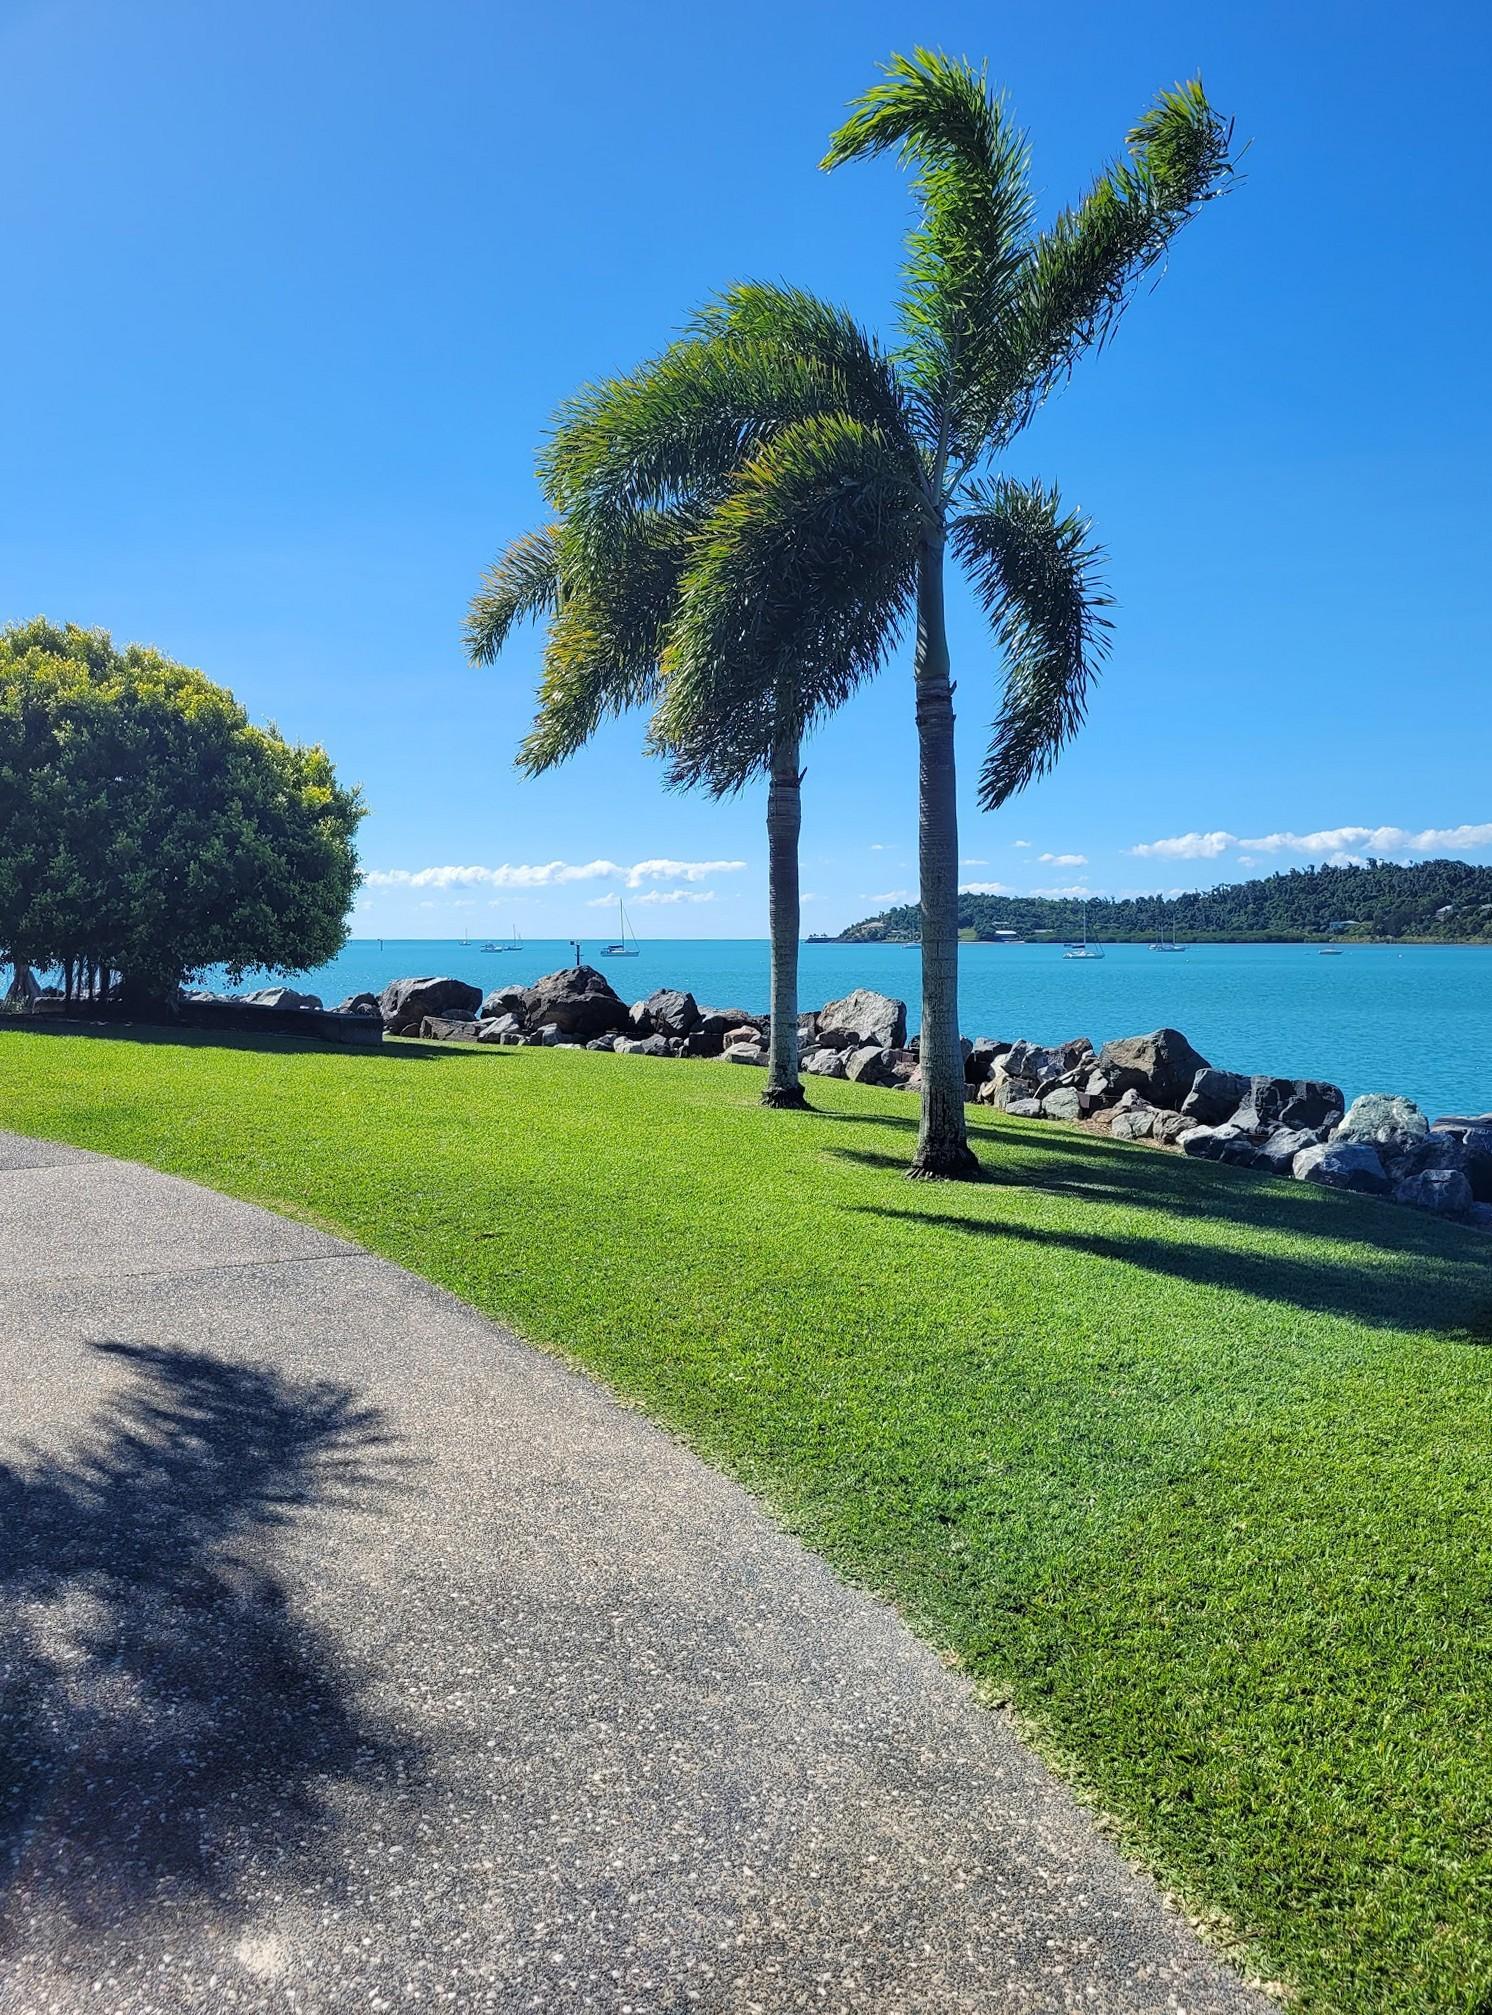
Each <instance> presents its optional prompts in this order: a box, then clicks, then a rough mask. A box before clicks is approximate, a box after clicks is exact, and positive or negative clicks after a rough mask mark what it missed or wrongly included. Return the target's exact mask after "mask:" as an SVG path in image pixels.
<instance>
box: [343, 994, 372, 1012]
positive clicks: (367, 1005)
mask: <svg viewBox="0 0 1492 2015" xmlns="http://www.w3.org/2000/svg"><path fill="white" fill-rule="evenodd" d="M335 1011H336V1013H337V1014H377V1013H378V1012H379V1008H378V996H377V994H349V995H348V996H347V998H346V1000H340V1001H338V1002H337V1006H336V1010H335Z"/></svg>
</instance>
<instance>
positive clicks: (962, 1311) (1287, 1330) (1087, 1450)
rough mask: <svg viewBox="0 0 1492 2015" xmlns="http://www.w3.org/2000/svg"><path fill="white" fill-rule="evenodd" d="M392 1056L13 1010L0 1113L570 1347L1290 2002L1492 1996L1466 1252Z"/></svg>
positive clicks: (1491, 1879) (1045, 1146)
mask: <svg viewBox="0 0 1492 2015" xmlns="http://www.w3.org/2000/svg"><path fill="white" fill-rule="evenodd" d="M417 1053H419V1052H417V1051H416V1049H415V1046H412V1045H403V1046H400V1057H399V1061H403V1060H405V1059H407V1058H409V1057H410V1056H412V1055H415V1054H417ZM423 1053H424V1054H426V1055H428V1056H429V1057H431V1058H432V1059H433V1058H434V1057H435V1056H436V1055H439V1056H440V1057H441V1061H442V1066H443V1067H441V1068H439V1069H428V1070H406V1069H403V1068H400V1067H398V1061H396V1060H395V1059H394V1057H392V1056H390V1057H387V1058H384V1057H381V1056H380V1055H377V1054H374V1055H369V1056H367V1057H357V1058H352V1057H348V1056H346V1055H342V1054H339V1053H337V1052H336V1051H334V1050H332V1051H328V1050H324V1049H322V1048H320V1047H316V1046H310V1045H307V1046H299V1045H296V1044H293V1043H291V1042H289V1041H286V1042H284V1043H283V1044H279V1045H276V1044H274V1043H270V1042H264V1043H261V1044H259V1045H257V1046H255V1047H252V1048H248V1047H235V1046H231V1045H220V1044H216V1043H211V1044H210V1043H208V1042H207V1041H205V1040H199V1039H196V1038H192V1037H176V1038H166V1037H161V1038H158V1039H153V1040H141V1039H129V1038H125V1037H110V1038H107V1039H99V1040H83V1039H77V1038H71V1039H60V1038H59V1039H41V1038H39V1037H37V1036H34V1035H29V1034H25V1033H21V1032H11V1031H5V1032H0V1124H3V1125H6V1126H10V1127H14V1128H16V1129H18V1130H20V1131H22V1132H30V1133H36V1134H45V1135H49V1136H52V1137H55V1138H58V1139H63V1140H67V1141H71V1142H75V1143H77V1144H78V1145H80V1146H84V1147H94V1148H100V1149H103V1150H104V1151H106V1152H108V1153H112V1154H118V1155H127V1156H133V1157H136V1158H139V1159H141V1160H144V1161H148V1162H151V1163H153V1164H155V1165H156V1166H157V1167H160V1168H165V1169H169V1170H172V1171H174V1172H175V1173H177V1174H181V1175H186V1176H191V1177H195V1178H197V1179H199V1180H201V1181H204V1182H208V1183H211V1184H213V1185H215V1186H216V1187H218V1188H220V1189H224V1190H227V1191H230V1192H231V1193H233V1194H235V1195H238V1196H242V1197H247V1198H250V1199H253V1200H255V1201H258V1202H262V1203H267V1204H269V1205H271V1206H274V1207H278V1208H281V1209H286V1210H290V1211H293V1212H294V1213H296V1214H297V1215H306V1214H311V1215H313V1216H314V1217H315V1219H316V1220H317V1221H318V1222H322V1223H327V1224H330V1225H332V1226H335V1227H339V1228H341V1229H343V1230H345V1231H346V1232H347V1233H348V1234H349V1235H350V1236H352V1237H353V1238H356V1239H359V1240H361V1241H362V1242H363V1243H364V1244H366V1245H368V1246H370V1247H372V1248H373V1249H374V1250H376V1251H378V1252H381V1253H384V1254H387V1255H388V1256H389V1257H390V1258H392V1259H395V1260H399V1261H401V1262H403V1263H404V1264H406V1265H408V1266H411V1267H414V1268H416V1269H417V1270H419V1271H420V1272H422V1273H424V1274H426V1275H428V1276H429V1277H430V1278H431V1279H433V1280H437V1281H439V1282H441V1283H442V1284H443V1285H445V1286H446V1287H449V1288H451V1289H453V1290H454V1291H455V1292H456V1293H458V1294H460V1295H462V1296H464V1297H465V1298H466V1299H467V1300H468V1301H470V1302H472V1303H474V1304H475V1305H476V1306H478V1307H479V1308H482V1309H485V1310H487V1311H488V1312H489V1313H491V1314H493V1315H495V1316H500V1317H502V1318H504V1319H505V1320H507V1321H509V1322H511V1323H513V1324H514V1325H515V1326H516V1327H517V1328H518V1329H519V1330H521V1331H522V1332H523V1333H524V1334H525V1335H527V1336H529V1337H531V1338H532V1339H534V1340H535V1341H536V1342H539V1343H543V1344H545V1345H548V1346H550V1347H552V1348H554V1349H557V1350H560V1351H563V1352H564V1353H566V1354H567V1355H568V1356H570V1357H572V1358H573V1359H575V1360H576V1361H578V1362H579V1363H581V1364H583V1365H586V1366H588V1367H589V1368H590V1369H592V1370H593V1371H595V1372H596V1373H598V1374H599V1375H600V1376H601V1377H603V1378H605V1379H606V1380H608V1381H609V1382H610V1383H611V1384H612V1385H613V1386H614V1387H615V1388H616V1389H617V1390H619V1391H621V1392H624V1393H626V1394H628V1395H630V1396H631V1397H633V1398H634V1399H635V1400H636V1401H637V1402H638V1403H639V1404H640V1405H641V1406H643V1407H645V1408H646V1409H647V1410H648V1411H649V1412H650V1413H652V1414H653V1415H655V1416H656V1417H657V1418H659V1419H661V1420H663V1421H666V1422H667V1423H669V1424H670V1425H671V1426H672V1427H674V1428H676V1429H677V1430H678V1431H679V1432H680V1433H681V1434H683V1435H684V1436H686V1437H687V1438H688V1440H689V1441H690V1442H691V1443H692V1444H693V1445H694V1446H695V1447H697V1448H698V1449H699V1450H700V1451H701V1452H702V1453H703V1454H704V1455H706V1456H707V1457H708V1458H709V1459H710V1460H712V1461H714V1462H716V1463H718V1464H720V1465H721V1466H722V1467H725V1468H728V1469H730V1470H732V1471H733V1472H734V1473H735V1474H737V1475H739V1476H741V1477H742V1478H744V1479H745V1480H746V1481H747V1482H748V1483H750V1484H751V1485H752V1486H753V1487H754V1488H755V1489H757V1490H759V1491H760V1492H761V1493H762V1495H763V1496H764V1497H765V1498H767V1499H768V1500H769V1501H770V1502H771V1503H772V1504H773V1505H774V1506H775V1507H776V1508H777V1509H778V1511H779V1513H780V1514H781V1516H782V1517H783V1518H784V1519H785V1520H786V1521H787V1522H789V1523H790V1524H791V1525H792V1526H793V1527H794V1528H795V1529H797V1530H798V1531H800V1532H801V1533H802V1534H803V1535H804V1536H805V1538H807V1539H808V1540H809V1541H810V1543H811V1544H813V1545H814V1546H816V1547H818V1548H819V1549H820V1550H821V1551H822V1552H824V1553H825V1554H826V1555H827V1556H828V1557H829V1558H831V1559H832V1560H833V1561H834V1562H835V1563H836V1564H837V1565H838V1566H839V1567H841V1568H842V1569H843V1570H844V1571H845V1572H847V1573H848V1574H850V1575H852V1576H854V1577H855V1578H857V1579H859V1580H861V1581H863V1582H865V1583H867V1584H869V1585H870V1586H872V1587H874V1588H877V1589H879V1590H881V1591H883V1592H884V1593H886V1594H887V1595H889V1596H891V1597H892V1598H894V1599H895V1600H896V1601H897V1602H898V1603H900V1604H901V1606H902V1607H903V1609H904V1610H905V1612H906V1613H907V1614H908V1616H909V1617H910V1618H911V1620H912V1621H913V1622H914V1623H915V1624H916V1625H917V1627H918V1628H920V1629H921V1630H923V1631H924V1632H925V1633H927V1634H928V1635H929V1636H930V1637H932V1638H933V1639H935V1640H936V1641H937V1642H938V1643H939V1644H941V1645H944V1646H947V1647H949V1648H951V1649H952V1650H954V1651H956V1652H957V1653H958V1654H959V1656H960V1658H961V1659H962V1661H963V1663H964V1664H965V1665H966V1667H967V1668H968V1669H969V1671H970V1672H971V1673H973V1674H974V1675H975V1676H976V1677H977V1678H978V1679H979V1680H981V1681H982V1682H984V1683H985V1684H986V1685H987V1686H988V1688H989V1689H990V1690H991V1692H992V1693H994V1694H996V1695H998V1696H999V1697H1001V1698H1008V1699H1011V1700H1013V1701H1014V1702H1015V1703H1016V1704H1017V1706H1018V1708H1019V1710H1020V1711H1021V1713H1022V1715H1023V1716H1024V1718H1025V1721H1026V1723H1027V1725H1028V1726H1029V1727H1031V1728H1032V1729H1033V1730H1034V1731H1035V1733H1036V1735H1037V1739H1038V1740H1039V1741H1040V1742H1041V1744H1042V1745H1043V1747H1044V1748H1045V1750H1046V1753H1047V1754H1049V1755H1051V1756H1054V1757H1057V1758H1059V1759H1060V1760H1062V1761H1063V1763H1064V1764H1065V1766H1066V1767H1067V1768H1068V1769H1069V1770H1070V1771H1071V1773H1072V1774H1073V1775H1074V1776H1075V1777H1076V1778H1077V1779H1078V1780H1079V1781H1081V1782H1082V1783H1084V1784H1086V1785H1087V1787H1088V1788H1089V1789H1090V1790H1091V1792H1092V1795H1093V1796H1094V1797H1095V1798H1096V1799H1097V1800H1098V1802H1099V1803H1100V1804H1101V1805H1102V1806H1103V1807H1104V1808H1105V1809H1107V1810H1108V1811H1109V1812H1110V1813H1112V1814H1113V1815H1114V1816H1115V1818H1116V1820H1117V1821H1118V1823H1119V1824H1120V1826H1121V1827H1122V1829H1123V1830H1124V1833H1125V1836H1126V1838H1127V1839H1128V1840H1129V1841H1130V1843H1131V1844H1133V1845H1135V1846H1136V1847H1137V1848H1138V1850H1139V1851H1140V1852H1141V1853H1142V1854H1143V1855H1144V1857H1145V1858H1146V1859H1147V1860H1148V1861H1149V1862H1150V1863H1151V1865H1152V1866H1154V1867H1155V1868H1156V1869H1157V1870H1158V1871H1160V1873H1161V1874H1162V1875H1163V1876H1164V1877H1165V1878H1166V1879H1167V1880H1168V1881H1169V1882H1170V1883H1172V1884H1173V1885H1174V1886H1175V1887H1177V1888H1178V1889H1180V1890H1181V1891H1182V1892H1184V1893H1185V1894H1186V1895H1187V1896H1188V1897H1189V1898H1190V1899H1191V1900H1192V1902H1193V1904H1194V1905H1196V1906H1197V1907H1198V1908H1199V1909H1200V1910H1201V1911H1202V1912H1203V1913H1204V1914H1207V1915H1209V1916H1211V1918H1212V1920H1213V1921H1214V1923H1215V1925H1216V1926H1217V1927H1218V1930H1219V1934H1220V1935H1221V1936H1223V1937H1224V1939H1225V1941H1226V1942H1230V1943H1237V1944H1240V1945H1248V1946H1251V1947H1252V1948H1253V1951H1254V1958H1255V1963H1256V1964H1258V1965H1260V1966H1262V1967H1265V1968H1266V1969H1267V1970H1269V1971H1270V1972H1271V1973H1273V1974H1275V1975H1279V1976H1283V1977H1284V1978H1286V1979H1288V1980H1290V1981H1292V1982H1294V1983H1295V1984H1296V1985H1297V1987H1298V1989H1299V1995H1300V1999H1299V2002H1298V2004H1297V2005H1300V2006H1304V2007H1307V2008H1311V2009H1330V2010H1336V2011H1344V2015H1345V2011H1351V2015H1362V2011H1370V2010H1371V2011H1376V2010H1390V2009H1392V2010H1405V2011H1408V2010H1414V2011H1430V2010H1433V2011H1452V2010H1454V2011H1462V2015H1472V2011H1478V2010H1483V2011H1484V2010H1486V2009H1487V2008H1489V2007H1492V1998H1489V1997H1492V1908H1489V1898H1492V1713H1489V1707H1492V1700H1489V1682H1492V1628H1489V1626H1492V1352H1489V1350H1488V1349H1487V1348H1486V1347H1485V1346H1486V1345H1487V1344H1488V1343H1492V1241H1488V1240H1487V1239H1486V1238H1485V1237H1484V1236H1483V1235H1479V1234H1476V1233H1470V1232H1466V1231H1461V1230H1458V1229H1456V1228H1454V1227H1449V1226H1443V1225H1440V1224H1437V1223H1435V1222H1434V1221H1432V1220H1429V1219H1426V1218H1422V1217H1419V1216H1416V1215H1415V1214H1413V1213H1411V1212H1407V1211H1402V1210H1396V1209H1393V1208H1391V1207H1389V1206H1386V1205H1379V1204H1375V1203H1371V1202H1367V1201H1364V1200H1362V1199H1359V1198H1355V1197H1344V1196H1339V1195H1336V1194H1333V1193H1330V1192H1327V1191H1324V1190H1321V1189H1317V1188H1314V1187H1312V1186H1309V1185H1303V1184H1301V1185H1292V1184H1285V1183H1271V1182H1267V1181H1264V1180H1262V1179H1260V1178H1255V1177H1251V1176H1247V1175H1241V1174H1239V1173H1238V1172H1236V1171H1233V1170H1228V1169H1220V1168H1215V1167H1211V1166H1207V1165H1199V1164H1194V1163H1189V1162H1186V1161H1184V1160H1181V1159H1179V1158H1176V1157H1172V1156H1165V1155H1159V1154H1156V1153H1154V1152H1153V1151H1152V1150H1148V1149H1145V1148H1138V1147H1126V1146H1123V1145H1120V1144H1118V1143H1112V1142H1108V1141H1104V1140H1101V1139H1096V1138H1094V1137H1092V1136H1088V1135H1084V1134H1081V1133H1078V1132H1076V1131H1067V1130H1065V1129H1060V1128H1055V1127H1052V1126H1042V1125H1029V1124H1020V1123H1016V1122H1012V1121H1006V1120H988V1121H982V1122H976V1123H975V1124H974V1125H973V1126H972V1128H971V1132H972V1137H973V1141H974V1145H975V1148H976V1151H977V1152H978V1153H979V1155H980V1156H981V1158H982V1159H983V1160H984V1161H985V1162H986V1164H987V1165H988V1168H989V1172H990V1174H991V1176H992V1178H993V1180H991V1181H989V1182H988V1183H985V1184H983V1185H978V1186H964V1187H955V1188H948V1187H943V1186H939V1187H937V1188H934V1189H926V1190H924V1189H920V1188H917V1187H914V1186H909V1185H907V1184H906V1183H904V1182H902V1181H901V1171H902V1168H903V1166H904V1164H905V1161H906V1159H907V1156H908V1155H909V1153H910V1150H911V1145H912V1140H913V1137H914V1132H915V1110H914V1107H913V1105H912V1103H911V1102H910V1101H909V1100H907V1099H906V1098H905V1097H904V1096H898V1095H897V1094H894V1093H875V1092H869V1091H866V1090H864V1089H863V1088H861V1087H859V1086H856V1085H842V1084H836V1083H832V1082H822V1081H816V1082H815V1084H814V1086H813V1089H812V1097H813V1099H814V1101H815V1103H816V1105H818V1106H820V1107H821V1108H822V1109H821V1110H819V1111H817V1112H815V1113H811V1114H802V1113H790V1114H783V1113H774V1112H769V1111H764V1110H762V1109H761V1108H760V1106H759V1105H758V1104H757V1102H756V1101H757V1097H758V1094H759V1091H760V1079H759V1077H758V1075H757V1074H756V1073H754V1072H752V1071H749V1070H733V1069H730V1068H726V1067H720V1066H715V1065H709V1064H698V1065H690V1064H678V1063H668V1062H656V1061H653V1060H650V1059H647V1058H641V1057H638V1058H625V1059H623V1058H617V1057H609V1056H594V1055H589V1054H585V1053H577V1052H560V1051H544V1050H525V1051H521V1052H498V1053H497V1054H495V1055H494V1054H486V1053H483V1052H480V1051H459V1052H458V1051H453V1050H450V1049H446V1050H443V1051H437V1050H436V1049H434V1048H433V1047H432V1048H430V1049H428V1050H426V1051H424V1052H423ZM12 1179H13V1180H24V1176H17V1177H15V1178H12Z"/></svg>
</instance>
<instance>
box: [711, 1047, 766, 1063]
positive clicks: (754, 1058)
mask: <svg viewBox="0 0 1492 2015" xmlns="http://www.w3.org/2000/svg"><path fill="white" fill-rule="evenodd" d="M720 1060H721V1062H722V1063H755V1064H765V1062H766V1061H767V1052H766V1051H765V1050H764V1049H763V1048H762V1045H761V1044H760V1043H759V1042H731V1043H727V1044H726V1045H725V1048H724V1049H723V1050H722V1051H721V1052H720Z"/></svg>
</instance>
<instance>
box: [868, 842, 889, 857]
mask: <svg viewBox="0 0 1492 2015" xmlns="http://www.w3.org/2000/svg"><path fill="white" fill-rule="evenodd" d="M889 845H890V842H889V841H888V840H872V841H871V843H870V851H871V852H872V853H873V854H883V853H885V852H886V851H887V848H888V847H889Z"/></svg>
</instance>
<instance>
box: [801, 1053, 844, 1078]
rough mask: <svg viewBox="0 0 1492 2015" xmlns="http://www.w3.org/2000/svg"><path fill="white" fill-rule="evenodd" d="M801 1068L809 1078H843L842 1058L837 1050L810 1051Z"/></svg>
mask: <svg viewBox="0 0 1492 2015" xmlns="http://www.w3.org/2000/svg"><path fill="white" fill-rule="evenodd" d="M803 1068H804V1070H805V1071H807V1073H808V1074H809V1076H810V1077H843V1076H844V1057H843V1056H842V1055H841V1053H840V1052H839V1051H838V1050H837V1049H815V1050H810V1051H809V1053H808V1055H807V1056H806V1057H804V1059H803Z"/></svg>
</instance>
